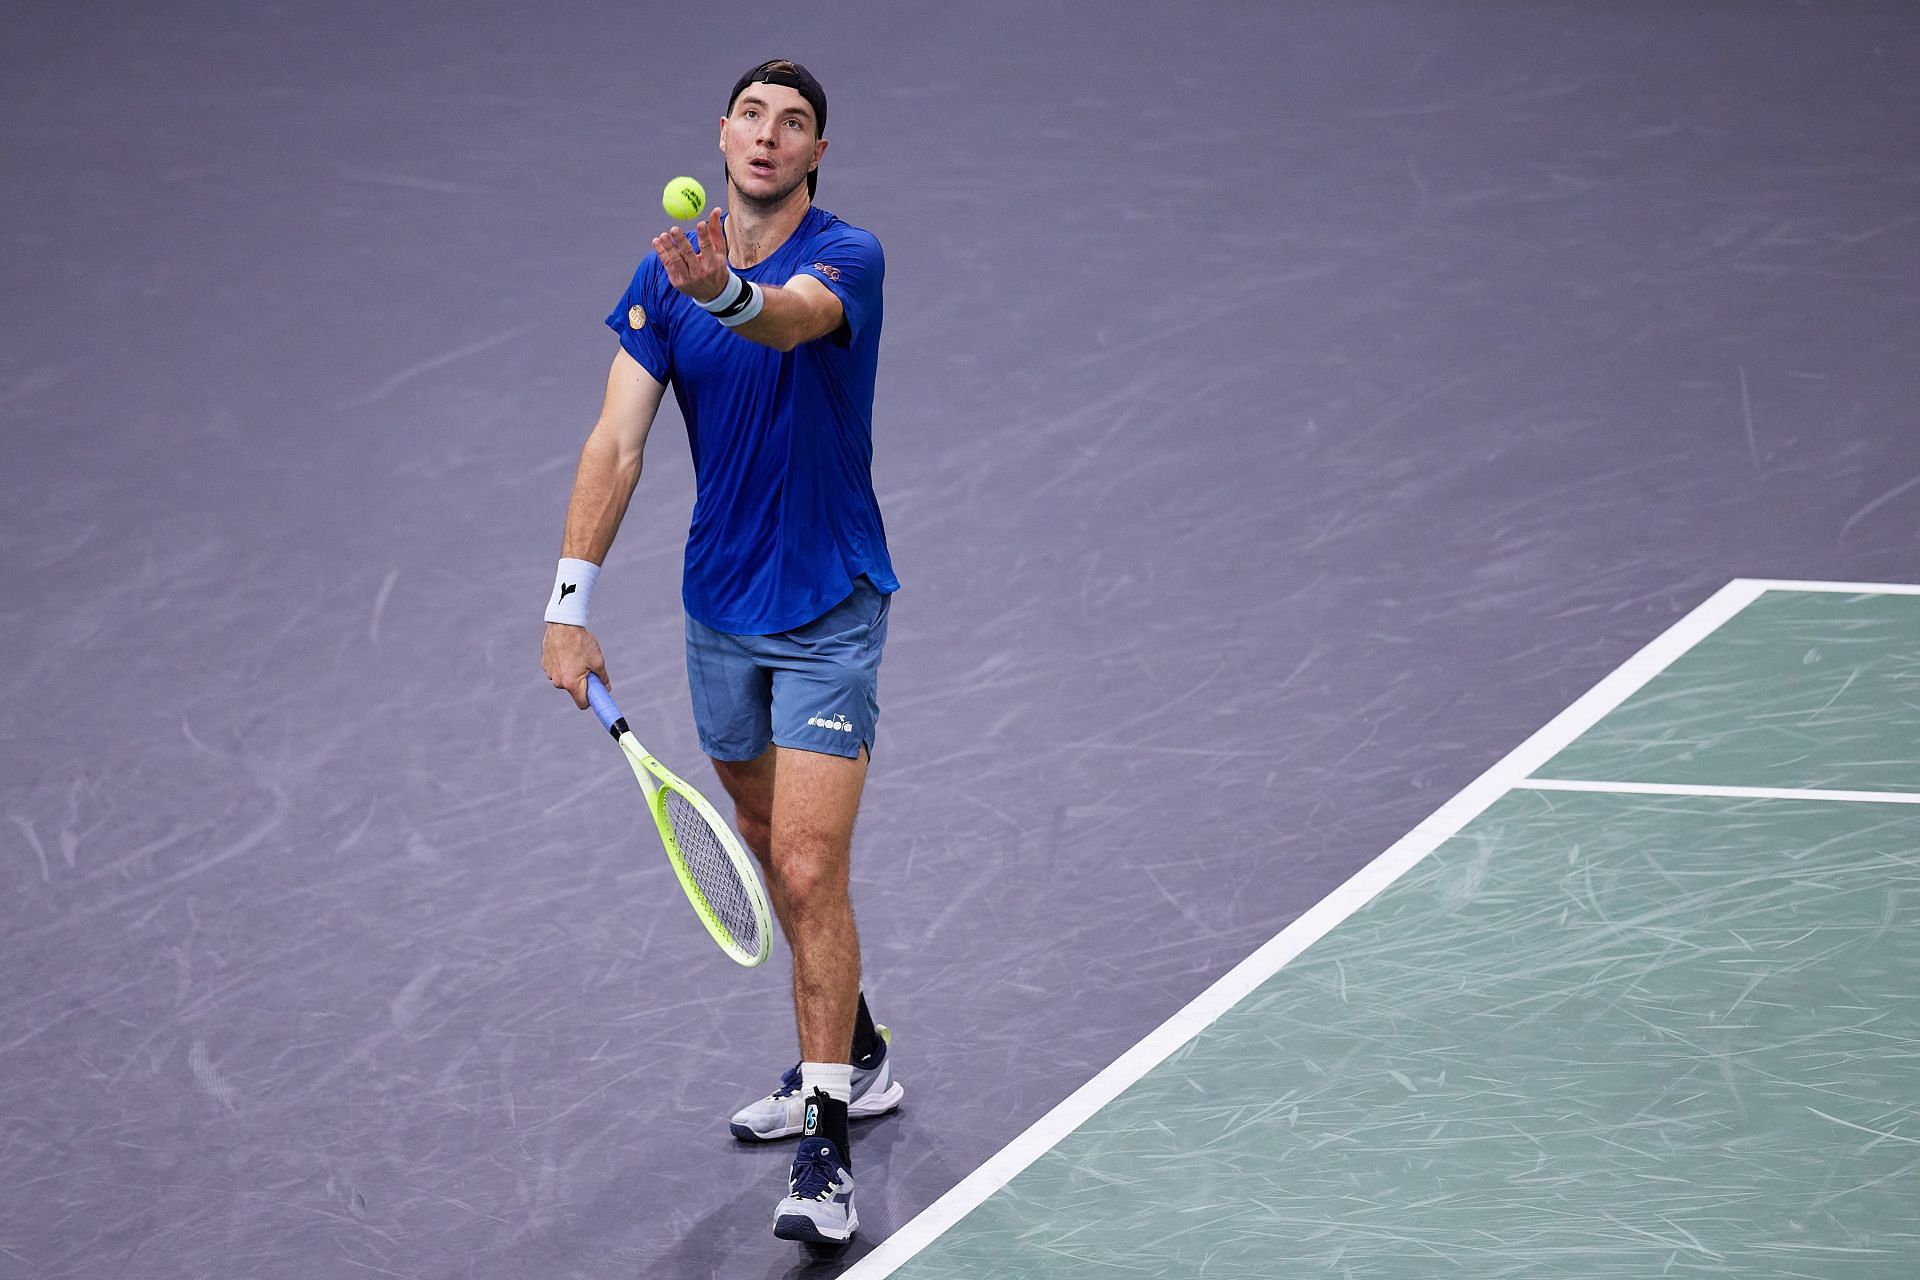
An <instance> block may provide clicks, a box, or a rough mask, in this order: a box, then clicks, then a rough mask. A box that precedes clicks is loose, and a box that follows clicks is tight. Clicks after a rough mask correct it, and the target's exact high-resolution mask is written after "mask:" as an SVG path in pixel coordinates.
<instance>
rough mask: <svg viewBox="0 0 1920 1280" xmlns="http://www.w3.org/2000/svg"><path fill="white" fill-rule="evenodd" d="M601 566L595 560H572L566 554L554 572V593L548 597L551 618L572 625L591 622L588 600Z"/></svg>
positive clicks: (548, 615) (552, 620) (550, 620)
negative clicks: (588, 619)
mask: <svg viewBox="0 0 1920 1280" xmlns="http://www.w3.org/2000/svg"><path fill="white" fill-rule="evenodd" d="M599 576H600V566H599V565H597V564H595V563H594V562H593V561H591V560H570V559H567V558H566V557H564V556H562V557H561V559H560V567H559V569H557V570H556V571H555V572H554V575H553V595H552V596H551V597H550V598H549V599H548V600H547V621H548V622H564V623H566V624H567V625H568V626H570V627H584V626H586V625H587V601H588V599H589V598H591V597H592V595H593V584H594V581H595V580H596V579H597V578H599Z"/></svg>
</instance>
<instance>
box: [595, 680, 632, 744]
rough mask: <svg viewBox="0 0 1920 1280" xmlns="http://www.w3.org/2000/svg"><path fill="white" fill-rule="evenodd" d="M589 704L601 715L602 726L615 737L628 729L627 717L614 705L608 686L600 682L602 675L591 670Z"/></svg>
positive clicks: (597, 714)
mask: <svg viewBox="0 0 1920 1280" xmlns="http://www.w3.org/2000/svg"><path fill="white" fill-rule="evenodd" d="M587 705H588V706H590V707H592V708H593V714H594V715H596V716H599V717H600V727H601V728H602V729H605V730H606V731H607V732H608V733H610V734H612V735H613V736H614V737H615V738H618V737H619V736H620V735H621V734H623V733H625V732H626V731H627V721H626V717H625V716H622V715H621V714H620V708H619V707H617V706H615V705H614V702H613V695H612V694H610V693H608V692H607V686H605V685H604V684H601V683H600V677H599V676H597V675H595V674H593V672H591V671H589V672H587Z"/></svg>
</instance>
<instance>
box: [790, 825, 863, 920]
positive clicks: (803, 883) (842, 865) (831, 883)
mask: <svg viewBox="0 0 1920 1280" xmlns="http://www.w3.org/2000/svg"><path fill="white" fill-rule="evenodd" d="M772 870H773V874H774V875H775V876H776V877H778V878H779V881H780V888H781V891H782V892H783V894H784V895H785V897H786V899H787V901H788V902H789V903H790V904H791V905H792V906H793V908H794V909H795V910H796V911H798V912H802V913H805V912H810V911H815V910H828V909H832V908H834V907H837V906H838V905H839V904H840V903H841V902H843V901H845V899H846V896H847V865H846V859H845V858H844V857H839V856H836V850H834V849H833V848H832V847H831V846H830V845H828V844H826V843H824V842H814V841H795V840H791V839H789V840H787V841H784V842H783V843H782V844H781V845H780V846H779V847H778V848H776V849H775V850H774V856H773V868H772Z"/></svg>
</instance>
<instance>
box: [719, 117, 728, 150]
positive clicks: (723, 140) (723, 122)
mask: <svg viewBox="0 0 1920 1280" xmlns="http://www.w3.org/2000/svg"><path fill="white" fill-rule="evenodd" d="M726 150H727V118H726V117H725V116H721V117H720V151H721V153H722V154H725V152H726Z"/></svg>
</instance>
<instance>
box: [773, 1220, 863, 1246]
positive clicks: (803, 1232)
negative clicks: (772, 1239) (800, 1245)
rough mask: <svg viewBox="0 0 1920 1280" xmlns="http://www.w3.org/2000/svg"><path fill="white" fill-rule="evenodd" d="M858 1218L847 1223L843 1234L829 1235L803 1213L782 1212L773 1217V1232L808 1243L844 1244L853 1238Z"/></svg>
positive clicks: (782, 1236) (786, 1238)
mask: <svg viewBox="0 0 1920 1280" xmlns="http://www.w3.org/2000/svg"><path fill="white" fill-rule="evenodd" d="M858 1225H859V1222H858V1220H857V1219H856V1220H855V1221H854V1222H852V1223H850V1224H848V1226H847V1234H846V1235H844V1236H830V1235H828V1234H827V1233H826V1232H824V1231H822V1230H820V1228H819V1227H818V1226H816V1225H815V1224H814V1221H813V1219H812V1218H809V1217H807V1216H806V1215H805V1214H803V1213H783V1214H781V1215H780V1216H779V1217H778V1218H776V1219H774V1223H773V1234H774V1235H776V1236H779V1237H780V1238H781V1239H782V1240H804V1241H806V1242H807V1243H808V1244H845V1243H846V1242H847V1241H849V1240H851V1239H853V1232H854V1229H855V1227H857V1226H858Z"/></svg>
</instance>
